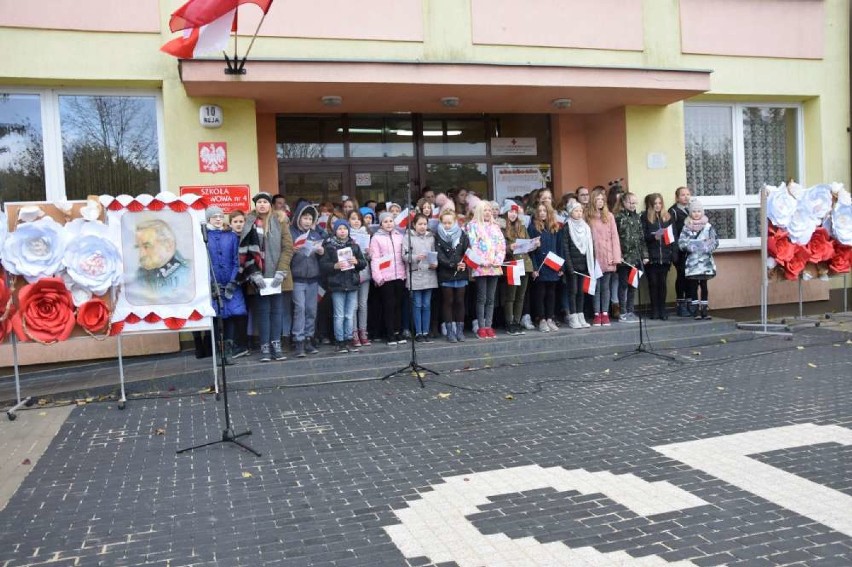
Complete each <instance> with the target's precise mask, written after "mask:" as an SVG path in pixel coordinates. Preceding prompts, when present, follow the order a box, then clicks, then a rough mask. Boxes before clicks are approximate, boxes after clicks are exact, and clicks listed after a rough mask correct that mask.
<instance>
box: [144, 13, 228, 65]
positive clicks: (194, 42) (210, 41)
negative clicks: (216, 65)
mask: <svg viewBox="0 0 852 567" xmlns="http://www.w3.org/2000/svg"><path fill="white" fill-rule="evenodd" d="M235 15H236V11H235V10H230V11H229V12H225V13H224V14H223V15H222V16H220V17H219V18H217V19H215V20H213V21H211V22H210V23H208V24H205V25H202V26H199V27H193V28H187V29H184V30H183V36H182V37H179V38H176V39H173V40H171V41H169V42H168V43H166V44H165V45H163V46H162V47H161V48H160V51H163V52H164V53H168V54H169V55H173V56H175V57H178V58H180V59H193V58H195V57H198V56H199V55H207V54H210V53H221V52H222V50H224V49H225V48H226V47H227V46H228V37H229V36H230V33H231V29H232V28H233V23H234V18H235Z"/></svg>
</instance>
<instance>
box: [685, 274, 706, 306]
mask: <svg viewBox="0 0 852 567" xmlns="http://www.w3.org/2000/svg"><path fill="white" fill-rule="evenodd" d="M698 290H701V297H700V298H699V297H698ZM686 297H687V298H689V299H690V300H691V301H698V300H699V299H700V300H701V301H704V302H705V303H706V302H707V298H708V295H707V280H693V279H691V278H687V280H686Z"/></svg>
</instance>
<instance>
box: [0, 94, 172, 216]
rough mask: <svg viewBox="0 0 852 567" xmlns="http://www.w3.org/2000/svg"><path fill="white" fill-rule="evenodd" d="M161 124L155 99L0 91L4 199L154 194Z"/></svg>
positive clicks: (158, 175)
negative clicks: (105, 194) (106, 194)
mask: <svg viewBox="0 0 852 567" xmlns="http://www.w3.org/2000/svg"><path fill="white" fill-rule="evenodd" d="M161 124H162V105H161V101H160V97H159V95H158V94H155V93H138V92H131V91H111V92H76V91H64V90H52V89H30V90H20V91H18V90H12V89H2V88H0V191H2V195H3V200H5V201H45V200H47V201H63V200H79V199H85V198H86V196H88V195H100V194H104V193H108V194H111V195H118V194H122V193H126V194H129V195H139V194H140V193H151V194H156V193H159V192H160V187H164V186H165V183H164V180H163V175H162V168H161V162H162V156H161V152H162V143H161V135H162V128H161Z"/></svg>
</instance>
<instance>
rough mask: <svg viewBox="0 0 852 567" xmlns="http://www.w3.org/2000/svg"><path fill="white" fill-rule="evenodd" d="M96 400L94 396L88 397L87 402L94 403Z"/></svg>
mask: <svg viewBox="0 0 852 567" xmlns="http://www.w3.org/2000/svg"><path fill="white" fill-rule="evenodd" d="M94 401H95V398H93V397H88V398H86V403H87V404H90V403H92V402H94Z"/></svg>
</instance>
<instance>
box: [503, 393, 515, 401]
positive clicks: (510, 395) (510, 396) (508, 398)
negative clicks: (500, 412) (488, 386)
mask: <svg viewBox="0 0 852 567" xmlns="http://www.w3.org/2000/svg"><path fill="white" fill-rule="evenodd" d="M504 398H505V399H507V400H510V401H511V400H514V399H515V396H513V395H512V394H506V395H505V396H504Z"/></svg>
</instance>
